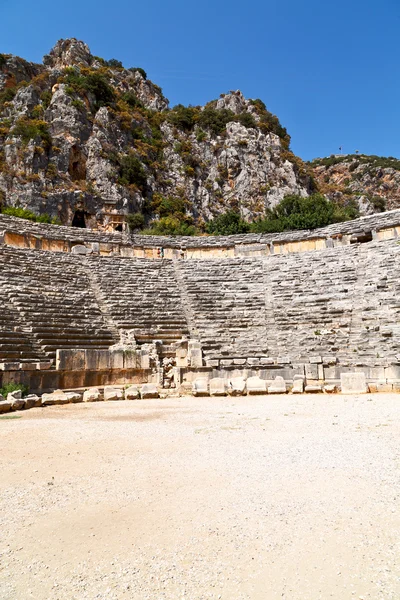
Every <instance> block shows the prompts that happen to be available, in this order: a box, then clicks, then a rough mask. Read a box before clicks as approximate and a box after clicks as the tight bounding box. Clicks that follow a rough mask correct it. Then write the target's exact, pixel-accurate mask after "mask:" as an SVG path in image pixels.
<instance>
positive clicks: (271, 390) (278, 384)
mask: <svg viewBox="0 0 400 600" xmlns="http://www.w3.org/2000/svg"><path fill="white" fill-rule="evenodd" d="M268 394H286V383H285V380H284V379H283V377H280V376H279V375H278V376H277V377H275V379H274V381H273V383H272V385H270V386H269V387H268Z"/></svg>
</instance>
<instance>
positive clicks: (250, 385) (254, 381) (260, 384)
mask: <svg viewBox="0 0 400 600" xmlns="http://www.w3.org/2000/svg"><path fill="white" fill-rule="evenodd" d="M247 393H248V394H250V395H255V394H266V393H267V382H266V381H265V379H261V377H258V376H257V375H255V376H254V377H249V378H248V380H247Z"/></svg>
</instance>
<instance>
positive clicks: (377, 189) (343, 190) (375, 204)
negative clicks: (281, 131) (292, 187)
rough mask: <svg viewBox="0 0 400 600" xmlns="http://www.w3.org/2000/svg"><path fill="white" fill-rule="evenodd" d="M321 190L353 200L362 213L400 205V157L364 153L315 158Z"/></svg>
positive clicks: (334, 197)
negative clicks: (399, 158)
mask: <svg viewBox="0 0 400 600" xmlns="http://www.w3.org/2000/svg"><path fill="white" fill-rule="evenodd" d="M309 166H310V167H311V168H312V170H313V174H314V178H315V181H316V183H317V186H318V189H319V190H320V192H322V193H323V194H324V195H325V196H327V197H328V198H329V199H331V200H336V201H338V202H340V203H342V204H343V203H344V204H345V203H349V202H353V203H355V204H357V205H358V208H359V210H360V213H361V214H363V215H366V214H372V213H375V212H382V211H385V210H391V209H394V208H399V207H400V160H398V159H396V158H393V157H389V158H385V157H380V156H367V155H365V154H348V155H336V156H335V155H332V156H330V157H328V158H319V159H315V160H314V161H312V162H311V163H309Z"/></svg>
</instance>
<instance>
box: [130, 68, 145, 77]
mask: <svg viewBox="0 0 400 600" xmlns="http://www.w3.org/2000/svg"><path fill="white" fill-rule="evenodd" d="M128 71H132V73H136V71H137V72H138V73H140V74H141V76H142V77H143V79H147V73H146V71H145V70H144V69H142V68H141V67H130V69H128Z"/></svg>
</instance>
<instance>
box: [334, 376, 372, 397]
mask: <svg viewBox="0 0 400 600" xmlns="http://www.w3.org/2000/svg"><path fill="white" fill-rule="evenodd" d="M340 387H341V390H342V394H366V393H367V392H368V386H367V382H366V379H365V373H341V375H340Z"/></svg>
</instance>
